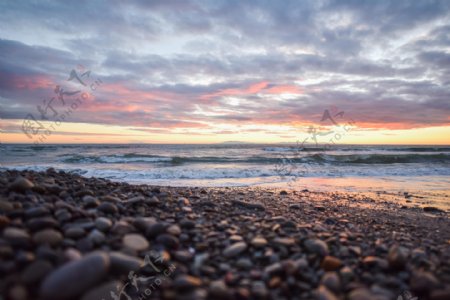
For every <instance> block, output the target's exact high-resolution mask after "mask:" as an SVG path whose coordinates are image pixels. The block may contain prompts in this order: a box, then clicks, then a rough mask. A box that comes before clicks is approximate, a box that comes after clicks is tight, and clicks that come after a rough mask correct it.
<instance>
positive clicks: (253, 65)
mask: <svg viewBox="0 0 450 300" xmlns="http://www.w3.org/2000/svg"><path fill="white" fill-rule="evenodd" d="M0 11H1V14H0V118H1V120H0V122H1V129H2V132H1V137H0V142H2V143H35V144H38V143H221V142H226V141H240V142H255V143H276V142H296V141H305V140H306V141H307V142H312V141H313V140H315V141H316V142H317V141H319V142H321V143H326V142H329V143H342V144H355V143H356V144H450V1H433V0H423V1H413V0H411V1H402V0H393V1H384V0H379V1H372V0H366V1H364V0H342V1H333V0H327V1H323V0H314V1H290V0H286V1H275V0H272V1H233V0H230V1H221V0H211V1H184V0H157V1H143V0H142V1H119V0H112V1H98V0H94V1H87V0H86V1H80V0H78V1H45V0H42V1H8V0H3V1H0Z"/></svg>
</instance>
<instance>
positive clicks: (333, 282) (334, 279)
mask: <svg viewBox="0 0 450 300" xmlns="http://www.w3.org/2000/svg"><path fill="white" fill-rule="evenodd" d="M320 283H321V284H322V285H324V286H325V287H327V288H328V289H329V290H330V291H333V292H334V293H336V294H338V293H339V292H340V290H341V281H340V279H339V276H338V275H337V273H336V272H326V273H325V274H324V275H323V276H322V279H321V280H320Z"/></svg>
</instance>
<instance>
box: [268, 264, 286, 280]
mask: <svg viewBox="0 0 450 300" xmlns="http://www.w3.org/2000/svg"><path fill="white" fill-rule="evenodd" d="M282 271H283V266H282V264H281V263H280V262H276V263H273V264H271V265H269V266H267V267H265V268H264V274H265V275H267V276H268V277H270V276H272V275H273V274H279V273H281V272H282Z"/></svg>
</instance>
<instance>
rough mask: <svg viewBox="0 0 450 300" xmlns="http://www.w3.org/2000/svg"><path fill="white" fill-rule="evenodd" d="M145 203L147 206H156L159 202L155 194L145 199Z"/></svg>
mask: <svg viewBox="0 0 450 300" xmlns="http://www.w3.org/2000/svg"><path fill="white" fill-rule="evenodd" d="M145 203H146V204H147V205H149V206H158V204H159V203H160V201H159V199H158V198H157V197H156V196H153V197H151V198H150V199H148V198H147V199H146V200H145Z"/></svg>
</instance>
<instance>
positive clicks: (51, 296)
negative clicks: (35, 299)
mask: <svg viewBox="0 0 450 300" xmlns="http://www.w3.org/2000/svg"><path fill="white" fill-rule="evenodd" d="M109 266H110V261H109V256H108V255H107V254H106V253H104V252H94V253H92V254H89V255H87V256H85V257H83V258H82V259H80V260H76V261H72V262H69V263H66V264H64V265H62V266H61V267H59V268H58V269H57V270H55V271H53V272H52V273H50V275H49V276H47V277H46V278H45V280H44V282H43V283H42V285H41V291H40V296H41V298H42V299H46V300H64V299H72V298H75V297H78V296H80V295H81V294H83V293H84V292H86V291H87V290H88V289H90V288H92V287H94V286H95V285H96V284H98V283H99V282H100V281H101V280H103V278H105V277H106V275H107V273H108V270H109Z"/></svg>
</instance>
